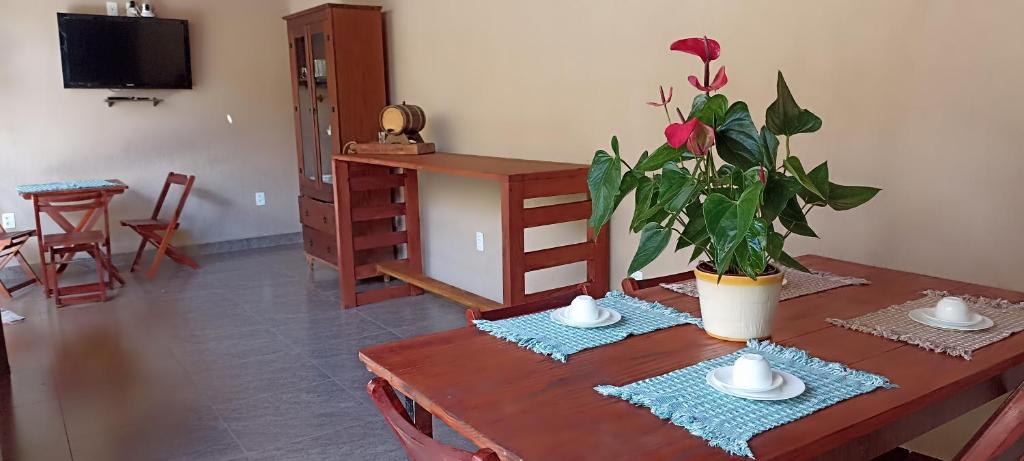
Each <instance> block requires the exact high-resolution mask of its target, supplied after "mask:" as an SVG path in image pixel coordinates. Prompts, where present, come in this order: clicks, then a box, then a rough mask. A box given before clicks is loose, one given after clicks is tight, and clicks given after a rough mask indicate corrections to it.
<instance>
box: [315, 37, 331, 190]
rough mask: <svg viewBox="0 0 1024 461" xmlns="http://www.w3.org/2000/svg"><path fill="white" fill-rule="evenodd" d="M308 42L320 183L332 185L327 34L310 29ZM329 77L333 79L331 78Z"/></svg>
mask: <svg viewBox="0 0 1024 461" xmlns="http://www.w3.org/2000/svg"><path fill="white" fill-rule="evenodd" d="M309 40H310V48H311V51H312V53H311V56H312V57H313V66H312V77H313V78H312V80H311V81H312V82H314V85H313V95H314V97H315V98H316V111H315V113H316V125H317V141H318V142H319V143H320V144H319V147H320V181H321V182H323V183H324V184H332V183H333V182H334V178H332V177H331V155H332V153H333V152H334V137H335V136H337V134H336V133H334V132H333V129H334V128H333V127H332V124H331V119H332V116H333V115H334V110H333V107H332V106H331V95H330V90H329V88H330V87H329V86H328V72H330V69H329V68H328V65H327V62H328V61H327V55H328V43H327V34H325V33H324V32H322V31H319V30H316V29H312V30H310V34H309ZM330 77H331V79H333V76H330Z"/></svg>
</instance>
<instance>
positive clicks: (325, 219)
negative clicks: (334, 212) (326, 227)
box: [324, 216, 327, 224]
mask: <svg viewBox="0 0 1024 461" xmlns="http://www.w3.org/2000/svg"><path fill="white" fill-rule="evenodd" d="M324 224H327V216H324Z"/></svg>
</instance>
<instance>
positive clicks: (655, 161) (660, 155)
mask: <svg viewBox="0 0 1024 461" xmlns="http://www.w3.org/2000/svg"><path fill="white" fill-rule="evenodd" d="M684 153H686V149H685V148H682V147H680V148H679V149H676V148H674V147H672V146H670V145H668V143H665V144H662V145H661V147H658V148H657V149H655V150H654V153H653V154H651V155H650V156H649V157H641V158H640V160H639V161H638V162H636V166H635V167H633V170H635V171H641V172H647V171H654V170H657V169H659V168H661V167H662V166H664V165H665V164H666V163H668V162H678V161H679V160H680V159H682V158H683V154H684Z"/></svg>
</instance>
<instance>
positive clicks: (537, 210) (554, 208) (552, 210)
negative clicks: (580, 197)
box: [523, 200, 590, 227]
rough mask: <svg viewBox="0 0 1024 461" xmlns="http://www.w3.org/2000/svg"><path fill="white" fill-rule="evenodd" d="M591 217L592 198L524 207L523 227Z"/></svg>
mask: <svg viewBox="0 0 1024 461" xmlns="http://www.w3.org/2000/svg"><path fill="white" fill-rule="evenodd" d="M589 218H590V200H584V201H582V202H571V203H560V204H557V205H547V206H539V207H534V208H525V209H523V227H537V226H546V225H548V224H558V223H564V222H571V221H579V220H581V219H589Z"/></svg>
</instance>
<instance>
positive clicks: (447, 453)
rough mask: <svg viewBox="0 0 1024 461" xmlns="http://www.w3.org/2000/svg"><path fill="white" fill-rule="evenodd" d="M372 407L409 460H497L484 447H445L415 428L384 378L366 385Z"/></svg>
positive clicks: (497, 459)
mask: <svg viewBox="0 0 1024 461" xmlns="http://www.w3.org/2000/svg"><path fill="white" fill-rule="evenodd" d="M366 392H367V393H369V394H370V398H371V399H372V400H373V403H374V405H377V409H378V410H380V413H381V415H383V416H384V420H385V421H386V422H387V423H388V425H389V426H391V429H392V430H393V431H395V435H397V436H398V441H399V442H401V444H402V447H404V448H405V452H406V454H408V455H409V459H410V460H412V461H500V459H499V458H498V455H497V454H496V453H494V451H493V450H491V449H488V448H484V449H481V450H479V451H477V452H476V453H470V452H468V451H464V450H460V449H458V448H455V447H450V446H448V445H444V444H442V443H441V442H438V441H437V440H434V439H433V438H431V437H430V436H428V435H427V434H424V433H423V432H420V430H419V429H416V426H415V425H414V424H413V422H412V419H411V418H410V417H409V413H407V412H406V411H405V406H404V405H402V402H401V401H400V400H398V395H396V394H395V390H394V389H393V388H392V387H391V385H390V384H388V382H387V381H385V380H384V379H383V378H374V379H372V380H371V381H370V382H369V384H367V385H366Z"/></svg>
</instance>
